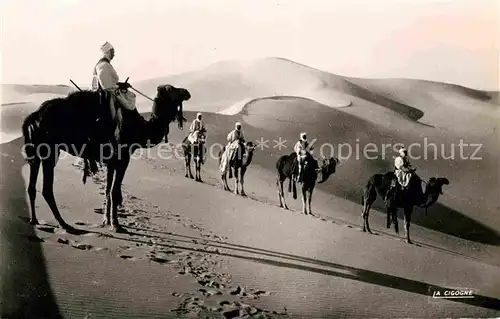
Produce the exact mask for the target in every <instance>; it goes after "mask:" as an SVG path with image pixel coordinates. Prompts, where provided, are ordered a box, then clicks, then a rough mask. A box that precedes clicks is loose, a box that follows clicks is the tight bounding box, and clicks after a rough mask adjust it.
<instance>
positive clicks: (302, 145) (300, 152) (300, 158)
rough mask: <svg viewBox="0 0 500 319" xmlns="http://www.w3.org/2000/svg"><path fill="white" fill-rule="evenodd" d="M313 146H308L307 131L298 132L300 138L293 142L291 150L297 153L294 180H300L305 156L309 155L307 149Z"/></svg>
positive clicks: (309, 149)
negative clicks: (296, 170)
mask: <svg viewBox="0 0 500 319" xmlns="http://www.w3.org/2000/svg"><path fill="white" fill-rule="evenodd" d="M312 149H313V148H312V147H310V146H309V142H308V141H307V133H305V132H303V133H300V139H299V140H298V141H297V143H295V146H294V148H293V150H294V151H295V153H296V154H297V164H298V168H299V171H298V174H297V175H296V176H295V181H298V182H302V173H303V171H304V164H305V162H306V159H307V156H308V155H310V153H309V151H311V150H312Z"/></svg>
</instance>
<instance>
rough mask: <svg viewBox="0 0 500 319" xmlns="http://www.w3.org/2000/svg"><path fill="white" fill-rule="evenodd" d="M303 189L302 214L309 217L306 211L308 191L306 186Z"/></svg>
mask: <svg viewBox="0 0 500 319" xmlns="http://www.w3.org/2000/svg"><path fill="white" fill-rule="evenodd" d="M301 189H302V213H304V214H306V215H307V210H306V204H307V203H306V189H305V188H304V186H302V187H301Z"/></svg>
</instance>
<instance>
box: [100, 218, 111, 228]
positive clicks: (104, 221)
mask: <svg viewBox="0 0 500 319" xmlns="http://www.w3.org/2000/svg"><path fill="white" fill-rule="evenodd" d="M109 225H111V223H110V221H109V220H107V219H103V220H102V221H101V227H104V226H109Z"/></svg>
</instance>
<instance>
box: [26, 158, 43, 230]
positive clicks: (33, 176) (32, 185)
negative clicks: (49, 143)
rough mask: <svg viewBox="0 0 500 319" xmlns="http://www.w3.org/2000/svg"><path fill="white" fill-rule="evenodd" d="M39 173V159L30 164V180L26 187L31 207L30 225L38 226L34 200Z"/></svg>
mask: <svg viewBox="0 0 500 319" xmlns="http://www.w3.org/2000/svg"><path fill="white" fill-rule="evenodd" d="M39 172H40V159H38V158H37V159H34V160H33V161H32V162H30V180H29V185H28V196H29V200H30V207H31V218H30V224H31V225H38V219H37V218H36V211H35V199H36V181H37V179H38V173H39Z"/></svg>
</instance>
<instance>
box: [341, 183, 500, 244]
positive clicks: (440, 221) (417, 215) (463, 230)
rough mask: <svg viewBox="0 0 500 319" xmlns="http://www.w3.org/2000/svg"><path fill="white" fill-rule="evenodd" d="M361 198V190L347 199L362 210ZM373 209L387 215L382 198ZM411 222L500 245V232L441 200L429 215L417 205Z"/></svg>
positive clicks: (477, 240)
mask: <svg viewBox="0 0 500 319" xmlns="http://www.w3.org/2000/svg"><path fill="white" fill-rule="evenodd" d="M334 194H335V193H334ZM345 194H346V193H345V192H342V193H341V192H338V193H336V194H335V195H336V196H345ZM360 198H361V192H359V193H358V194H357V196H354V195H351V196H348V198H347V199H348V200H351V201H353V202H358V203H359V205H360V211H361V207H362V206H361V202H360ZM373 209H376V210H379V211H381V212H384V216H385V206H384V204H383V202H382V199H381V198H377V201H376V202H375V203H374V204H373V207H372V211H371V212H370V214H372V213H373ZM398 216H399V218H401V219H402V218H403V209H399V211H398ZM411 223H412V224H415V225H419V226H421V227H425V228H428V229H432V230H434V231H437V232H441V233H444V234H447V235H451V236H454V237H457V238H461V239H465V240H470V241H473V242H477V243H481V244H486V245H493V246H500V234H498V232H496V231H495V230H493V229H491V228H489V227H487V226H485V225H483V224H481V223H479V222H477V221H475V220H474V219H472V218H470V217H467V216H466V215H464V214H462V213H461V212H459V211H457V210H454V209H452V208H450V207H447V206H445V205H443V204H440V203H439V201H438V202H437V203H435V204H434V205H432V206H431V207H429V208H428V209H427V216H426V215H425V210H424V209H423V208H420V207H415V208H414V210H413V214H412V218H411ZM382 226H383V225H382Z"/></svg>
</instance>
